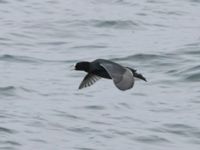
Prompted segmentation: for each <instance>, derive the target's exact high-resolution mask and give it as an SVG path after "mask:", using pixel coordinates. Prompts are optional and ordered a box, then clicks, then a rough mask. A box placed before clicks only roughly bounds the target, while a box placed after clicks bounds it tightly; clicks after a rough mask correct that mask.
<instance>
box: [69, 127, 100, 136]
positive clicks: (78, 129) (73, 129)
mask: <svg viewBox="0 0 200 150" xmlns="http://www.w3.org/2000/svg"><path fill="white" fill-rule="evenodd" d="M67 130H68V131H71V132H75V133H79V134H80V133H81V134H82V133H87V134H90V133H91V134H94V133H100V132H101V131H99V130H97V129H92V128H89V127H71V128H67Z"/></svg>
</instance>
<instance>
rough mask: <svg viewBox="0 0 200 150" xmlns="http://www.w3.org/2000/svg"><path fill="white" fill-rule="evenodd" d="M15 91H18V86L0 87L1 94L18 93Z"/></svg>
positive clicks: (11, 94) (10, 94)
mask: <svg viewBox="0 0 200 150" xmlns="http://www.w3.org/2000/svg"><path fill="white" fill-rule="evenodd" d="M15 92H16V87H14V86H6V87H0V95H4V96H14V95H15V94H16V93H15Z"/></svg>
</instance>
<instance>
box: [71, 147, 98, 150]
mask: <svg viewBox="0 0 200 150" xmlns="http://www.w3.org/2000/svg"><path fill="white" fill-rule="evenodd" d="M74 149H77V150H96V148H86V147H74Z"/></svg>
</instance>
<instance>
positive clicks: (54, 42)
mask: <svg viewBox="0 0 200 150" xmlns="http://www.w3.org/2000/svg"><path fill="white" fill-rule="evenodd" d="M65 44H68V42H62V41H52V42H39V43H38V45H55V46H62V45H65Z"/></svg>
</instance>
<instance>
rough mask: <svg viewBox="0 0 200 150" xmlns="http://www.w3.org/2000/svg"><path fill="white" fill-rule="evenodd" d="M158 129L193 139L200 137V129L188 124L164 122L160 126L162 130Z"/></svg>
mask: <svg viewBox="0 0 200 150" xmlns="http://www.w3.org/2000/svg"><path fill="white" fill-rule="evenodd" d="M157 129H159V128H157ZM157 131H158V132H163V133H171V134H174V135H177V136H181V137H186V138H192V139H199V138H200V129H199V128H196V127H193V126H189V125H186V124H164V125H163V126H162V127H160V130H157Z"/></svg>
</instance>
